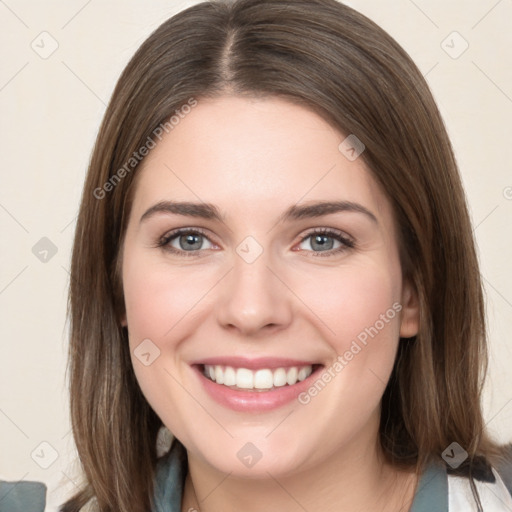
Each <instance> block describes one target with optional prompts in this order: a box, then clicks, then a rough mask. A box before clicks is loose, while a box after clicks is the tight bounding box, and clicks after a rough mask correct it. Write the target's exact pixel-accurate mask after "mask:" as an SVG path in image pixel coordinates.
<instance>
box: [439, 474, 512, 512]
mask: <svg viewBox="0 0 512 512" xmlns="http://www.w3.org/2000/svg"><path fill="white" fill-rule="evenodd" d="M492 473H493V476H494V481H489V480H490V479H489V480H477V479H475V480H474V482H475V489H476V491H477V492H478V496H479V497H480V501H481V504H482V510H483V512H503V511H504V510H512V495H511V494H510V492H509V490H508V488H507V486H506V485H505V483H504V481H503V479H502V478H501V475H500V473H499V472H498V471H497V470H496V469H495V468H493V469H492ZM447 480H448V510H449V512H459V511H460V512H462V511H464V512H470V511H471V512H472V511H473V510H474V511H475V512H477V510H478V508H477V504H476V502H475V498H474V494H473V489H472V488H471V484H470V480H469V479H468V478H466V477H462V476H455V475H448V478H447Z"/></svg>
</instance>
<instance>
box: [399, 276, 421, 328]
mask: <svg viewBox="0 0 512 512" xmlns="http://www.w3.org/2000/svg"><path fill="white" fill-rule="evenodd" d="M401 304H402V316H401V324H400V337H401V338H412V337H413V336H416V335H417V334H418V331H419V328H420V306H419V300H418V292H417V291H416V288H415V287H414V286H413V285H412V284H411V282H410V281H409V280H404V283H403V286H402V302H401Z"/></svg>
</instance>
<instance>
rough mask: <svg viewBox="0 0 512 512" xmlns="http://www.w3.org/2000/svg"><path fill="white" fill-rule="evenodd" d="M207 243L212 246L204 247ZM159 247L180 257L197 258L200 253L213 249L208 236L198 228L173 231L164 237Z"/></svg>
mask: <svg viewBox="0 0 512 512" xmlns="http://www.w3.org/2000/svg"><path fill="white" fill-rule="evenodd" d="M205 241H207V242H208V243H209V244H210V247H204V246H203V244H204V242H205ZM157 245H158V247H162V248H164V249H165V250H166V251H169V252H172V253H175V254H179V255H180V256H181V255H183V256H196V255H197V252H198V251H201V250H206V249H211V248H212V247H213V244H212V243H211V242H210V240H209V239H208V237H207V236H206V234H205V233H204V232H203V231H202V230H200V229H198V228H194V229H191V228H182V229H176V230H174V231H171V232H170V233H167V234H166V235H164V236H163V237H162V238H161V239H160V240H159V242H158V244H157ZM187 253H189V254H187Z"/></svg>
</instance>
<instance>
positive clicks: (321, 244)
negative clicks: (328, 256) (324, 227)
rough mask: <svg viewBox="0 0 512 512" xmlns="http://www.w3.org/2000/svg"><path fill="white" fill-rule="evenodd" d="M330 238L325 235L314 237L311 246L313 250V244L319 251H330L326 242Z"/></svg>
mask: <svg viewBox="0 0 512 512" xmlns="http://www.w3.org/2000/svg"><path fill="white" fill-rule="evenodd" d="M329 238H330V237H329V236H327V235H316V236H315V237H314V241H313V244H312V247H313V249H314V248H315V244H318V247H317V248H319V249H321V250H329V249H332V247H328V246H329V243H328V242H326V240H328V239H329ZM330 245H331V246H332V240H331V244H330Z"/></svg>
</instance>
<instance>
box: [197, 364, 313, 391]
mask: <svg viewBox="0 0 512 512" xmlns="http://www.w3.org/2000/svg"><path fill="white" fill-rule="evenodd" d="M312 372H313V367H312V366H311V365H307V366H301V367H300V368H299V367H298V366H291V367H289V368H277V369H275V370H270V369H268V368H264V369H261V370H255V371H253V370H249V369H247V368H233V367H232V366H220V365H209V364H206V365H204V374H205V376H206V377H209V378H210V379H211V380H213V381H215V382H217V384H224V385H225V386H236V387H239V388H243V389H270V388H271V387H272V386H275V387H279V386H285V385H286V384H288V385H289V386H292V385H293V384H296V382H297V381H302V380H304V379H305V378H307V377H309V376H310V375H311V373H312Z"/></svg>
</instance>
